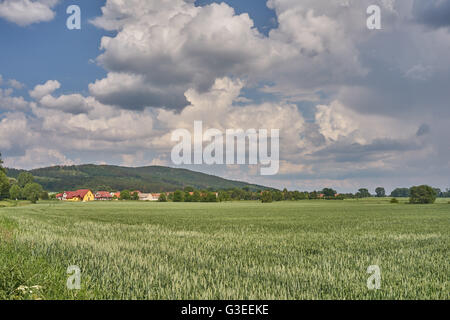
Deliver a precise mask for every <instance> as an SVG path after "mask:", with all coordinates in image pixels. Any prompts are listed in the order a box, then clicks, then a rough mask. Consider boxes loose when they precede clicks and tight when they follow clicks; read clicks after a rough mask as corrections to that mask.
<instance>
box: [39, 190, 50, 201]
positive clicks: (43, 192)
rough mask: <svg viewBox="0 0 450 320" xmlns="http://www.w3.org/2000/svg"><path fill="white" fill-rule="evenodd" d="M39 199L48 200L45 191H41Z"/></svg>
mask: <svg viewBox="0 0 450 320" xmlns="http://www.w3.org/2000/svg"><path fill="white" fill-rule="evenodd" d="M39 199H41V200H49V199H50V197H49V195H48V192H47V191H42V192H41V194H40V196H39Z"/></svg>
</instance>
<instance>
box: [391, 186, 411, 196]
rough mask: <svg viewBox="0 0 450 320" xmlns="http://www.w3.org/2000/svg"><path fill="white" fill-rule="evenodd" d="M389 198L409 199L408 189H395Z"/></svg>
mask: <svg viewBox="0 0 450 320" xmlns="http://www.w3.org/2000/svg"><path fill="white" fill-rule="evenodd" d="M391 197H394V198H407V197H409V189H408V188H396V189H394V190H393V191H392V192H391Z"/></svg>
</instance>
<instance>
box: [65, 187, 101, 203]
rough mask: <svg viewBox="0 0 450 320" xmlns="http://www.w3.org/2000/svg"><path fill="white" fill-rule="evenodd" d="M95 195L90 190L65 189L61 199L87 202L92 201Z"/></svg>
mask: <svg viewBox="0 0 450 320" xmlns="http://www.w3.org/2000/svg"><path fill="white" fill-rule="evenodd" d="M94 199H95V197H94V194H93V193H92V191H91V190H89V189H81V190H77V191H65V192H64V193H63V195H62V200H67V201H73V202H80V201H82V202H87V201H94Z"/></svg>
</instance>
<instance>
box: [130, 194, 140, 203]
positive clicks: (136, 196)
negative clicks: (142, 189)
mask: <svg viewBox="0 0 450 320" xmlns="http://www.w3.org/2000/svg"><path fill="white" fill-rule="evenodd" d="M130 198H131V200H135V201H137V200H139V193H138V192H132V193H131V194H130Z"/></svg>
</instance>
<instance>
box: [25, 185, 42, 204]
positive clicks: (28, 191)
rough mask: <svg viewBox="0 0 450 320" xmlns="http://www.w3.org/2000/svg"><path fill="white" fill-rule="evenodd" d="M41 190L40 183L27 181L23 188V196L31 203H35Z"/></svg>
mask: <svg viewBox="0 0 450 320" xmlns="http://www.w3.org/2000/svg"><path fill="white" fill-rule="evenodd" d="M42 191H43V190H42V186H41V185H40V184H38V183H35V182H31V183H27V184H26V185H25V187H24V188H23V196H24V197H25V198H26V199H27V200H29V201H31V202H32V203H36V202H37V201H38V200H39V196H40V195H41V193H42Z"/></svg>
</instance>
